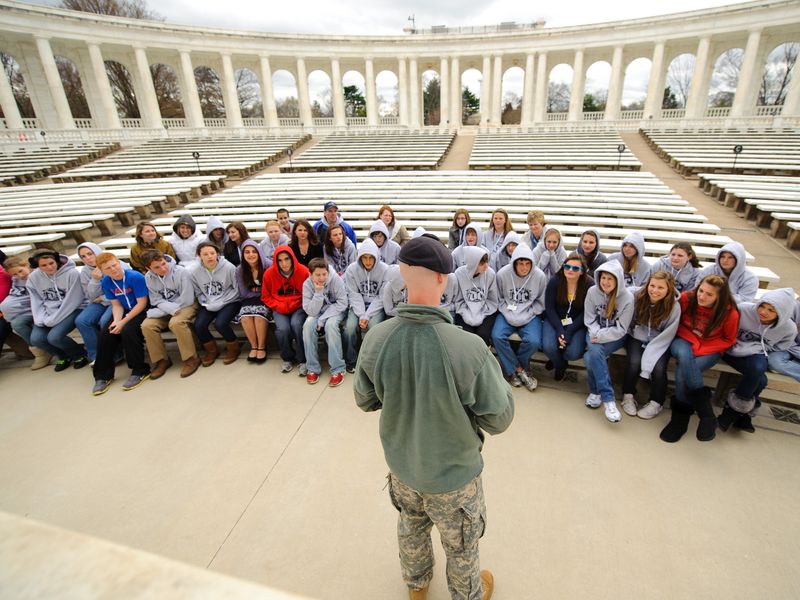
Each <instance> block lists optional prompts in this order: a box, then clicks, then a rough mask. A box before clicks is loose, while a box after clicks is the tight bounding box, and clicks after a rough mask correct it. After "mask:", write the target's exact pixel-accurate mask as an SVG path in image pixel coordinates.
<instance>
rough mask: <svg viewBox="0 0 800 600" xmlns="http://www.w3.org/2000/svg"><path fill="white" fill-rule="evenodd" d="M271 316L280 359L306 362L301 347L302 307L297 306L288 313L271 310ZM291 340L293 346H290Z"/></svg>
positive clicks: (303, 321)
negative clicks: (273, 320)
mask: <svg viewBox="0 0 800 600" xmlns="http://www.w3.org/2000/svg"><path fill="white" fill-rule="evenodd" d="M272 318H273V319H275V337H276V338H277V340H278V349H279V350H280V351H281V359H283V360H285V361H286V362H297V363H304V362H306V353H305V350H304V348H303V323H305V320H306V313H305V311H304V310H303V309H302V308H298V309H297V310H296V311H294V312H293V313H291V314H289V315H284V314H281V313H279V312H274V311H273V313H272ZM292 340H294V343H295V345H294V347H293V346H292Z"/></svg>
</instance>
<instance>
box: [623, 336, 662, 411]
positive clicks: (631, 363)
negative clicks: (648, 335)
mask: <svg viewBox="0 0 800 600" xmlns="http://www.w3.org/2000/svg"><path fill="white" fill-rule="evenodd" d="M625 353H626V354H627V355H628V356H627V361H626V363H625V379H624V381H623V382H622V393H623V394H634V395H635V394H636V386H637V384H638V383H639V373H641V371H642V355H643V354H644V348H643V347H642V341H641V340H637V339H636V338H635V337H633V336H632V335H628V336H626V338H625ZM668 362H669V348H667V349H666V350H664V354H662V355H661V357H660V358H659V359H658V360H657V361H656V364H655V366H654V367H653V371H652V372H651V373H650V400H653V401H655V402H658V403H659V404H660V405H662V406H663V405H664V401H665V400H666V399H667V363H668Z"/></svg>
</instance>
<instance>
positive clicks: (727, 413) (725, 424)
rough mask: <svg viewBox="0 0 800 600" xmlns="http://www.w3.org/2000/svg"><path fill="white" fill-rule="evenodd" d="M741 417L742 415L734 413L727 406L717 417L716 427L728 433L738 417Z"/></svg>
mask: <svg viewBox="0 0 800 600" xmlns="http://www.w3.org/2000/svg"><path fill="white" fill-rule="evenodd" d="M741 416H742V413H739V412H736V411H735V410H733V409H732V408H731V407H730V406H728V405H727V404H726V405H725V408H723V409H722V413H720V415H719V416H718V417H717V425H719V428H720V429H721V430H722V431H728V429H730V426H731V425H733V424H734V423H735V422H736V421H737V420H738V419H739V417H741Z"/></svg>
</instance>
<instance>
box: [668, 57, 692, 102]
mask: <svg viewBox="0 0 800 600" xmlns="http://www.w3.org/2000/svg"><path fill="white" fill-rule="evenodd" d="M694 63H695V57H694V56H693V55H691V54H681V55H680V56H678V57H677V58H676V59H675V60H673V61H672V62H671V63H670V64H669V69H668V70H667V86H668V87H669V88H670V89H671V90H672V92H673V93H674V94H675V98H676V99H677V100H678V104H679V106H680V107H681V108H682V107H685V106H686V101H687V100H688V99H689V87H690V86H691V84H692V73H693V71H694Z"/></svg>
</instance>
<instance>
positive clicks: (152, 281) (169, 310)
mask: <svg viewBox="0 0 800 600" xmlns="http://www.w3.org/2000/svg"><path fill="white" fill-rule="evenodd" d="M167 264H168V265H169V271H167V274H166V275H164V277H160V276H158V275H156V274H155V273H153V272H152V271H149V270H148V271H147V273H146V274H145V276H144V282H145V283H146V284H147V292H148V294H147V295H148V297H149V298H150V308H149V309H147V316H148V317H149V318H151V319H155V318H158V317H167V316H173V315H174V314H175V313H176V312H178V311H179V310H180V309H182V308H186V307H187V306H191V305H192V304H194V287H193V286H192V276H191V274H190V273H189V270H188V269H187V268H186V267H184V266H182V265H179V264H176V263H173V262H169V261H168V262H167Z"/></svg>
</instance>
